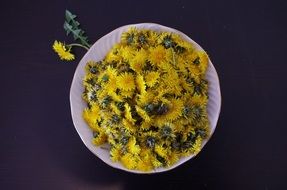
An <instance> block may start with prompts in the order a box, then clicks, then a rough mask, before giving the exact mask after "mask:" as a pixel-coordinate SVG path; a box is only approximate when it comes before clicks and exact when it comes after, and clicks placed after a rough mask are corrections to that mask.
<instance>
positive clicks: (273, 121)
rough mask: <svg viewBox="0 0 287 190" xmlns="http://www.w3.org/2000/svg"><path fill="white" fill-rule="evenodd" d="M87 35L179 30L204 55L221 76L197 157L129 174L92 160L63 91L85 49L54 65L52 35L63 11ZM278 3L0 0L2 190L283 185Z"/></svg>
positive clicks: (282, 51)
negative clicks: (211, 128)
mask: <svg viewBox="0 0 287 190" xmlns="http://www.w3.org/2000/svg"><path fill="white" fill-rule="evenodd" d="M65 9H69V10H70V11H72V12H73V13H75V14H77V15H78V16H79V17H78V20H79V21H80V23H81V24H82V28H83V29H84V30H86V31H87V35H88V36H89V38H90V41H91V42H95V41H96V40H97V39H99V38H100V37H101V36H103V35H104V34H106V33H108V32H110V31H112V30H113V29H115V28H117V27H119V26H122V25H126V24H131V23H141V22H155V23H159V24H162V25H166V26H169V27H173V28H176V29H178V30H180V31H182V32H184V33H185V34H187V35H189V36H190V37H191V38H192V39H194V40H195V41H196V42H198V43H199V44H200V45H201V46H202V47H203V48H204V49H205V50H206V51H207V52H208V53H209V55H210V57H211V60H212V61H213V64H214V66H215V67H216V69H217V71H218V75H219V78H220V82H221V92H222V100H223V102H222V110H221V114H220V118H219V122H218V126H217V129H216V132H215V133H214V135H213V137H212V138H211V140H210V141H209V143H208V144H207V146H206V147H205V148H204V150H203V151H202V152H201V153H200V154H199V155H198V156H197V157H196V158H194V159H193V160H191V161H189V162H187V163H185V164H183V165H182V166H180V167H178V168H176V169H174V170H172V171H169V172H166V173H162V174H156V175H136V174H130V173H126V172H124V171H120V170H116V169H113V168H111V167H109V166H108V165H106V164H104V163H103V162H102V161H100V160H99V159H98V158H97V157H96V156H94V155H93V154H92V153H91V152H90V151H89V150H88V149H87V148H86V147H85V146H84V144H83V143H82V142H81V140H80V138H79V136H78V134H77V132H76V130H75V129H74V126H73V124H72V119H71V115H70V105H69V89H70V84H71V81H72V77H73V74H74V71H75V68H76V66H77V63H78V62H79V60H80V58H81V57H82V56H83V55H84V53H85V51H84V50H76V52H75V53H76V55H77V59H76V60H75V61H73V62H62V61H60V60H59V59H58V57H57V55H56V54H55V53H54V52H53V51H52V49H51V45H52V43H53V41H54V40H55V39H58V40H61V41H66V42H72V41H73V40H72V38H71V37H67V36H66V35H65V32H64V30H63V28H62V26H63V22H64V11H65ZM286 10H287V3H286V1H283V0H282V1H272V0H270V1H267V0H256V1H246V2H244V1H235V0H229V1H222V0H221V1H214V0H210V1H207V0H204V1H201V0H197V1H188V0H176V1H156V0H154V1H135V0H134V1H113V2H112V1H110V0H102V1H76V0H62V1H59V0H58V1H52V0H49V1H36V0H35V1H29V0H25V1H24V0H22V1H21V0H14V1H13V0H10V1H3V0H1V2H0V18H1V21H0V26H1V27H0V38H1V40H0V56H1V57H0V58H1V59H0V71H1V74H0V81H1V91H0V119H1V120H0V122H1V124H0V130H1V131H0V151H1V152H0V189H3V190H5V189H12V190H13V189H39V190H40V189H53V190H58V189H61V190H62V189H72V190H73V189H87V190H90V189H103V190H105V189H113V190H114V189H115V190H121V189H145V190H150V189H262V190H271V189H286V188H287V182H286V179H287V141H286V134H287V125H286V113H287V112H286V105H287V101H286V97H287V85H286V82H287V77H286V69H287V63H286V58H285V55H286V43H287V37H286V34H287V26H286V24H287V22H286V21H287V14H286Z"/></svg>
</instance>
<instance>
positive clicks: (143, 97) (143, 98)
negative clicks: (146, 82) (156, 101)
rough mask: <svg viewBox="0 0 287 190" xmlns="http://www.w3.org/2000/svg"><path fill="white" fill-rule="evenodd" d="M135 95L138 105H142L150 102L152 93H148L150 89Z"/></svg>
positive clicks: (152, 96)
mask: <svg viewBox="0 0 287 190" xmlns="http://www.w3.org/2000/svg"><path fill="white" fill-rule="evenodd" d="M137 97H138V99H137V104H138V105H139V106H144V105H146V104H147V103H149V102H152V100H153V98H154V95H153V93H150V91H149V90H148V91H147V92H145V93H142V94H140V95H138V96H137Z"/></svg>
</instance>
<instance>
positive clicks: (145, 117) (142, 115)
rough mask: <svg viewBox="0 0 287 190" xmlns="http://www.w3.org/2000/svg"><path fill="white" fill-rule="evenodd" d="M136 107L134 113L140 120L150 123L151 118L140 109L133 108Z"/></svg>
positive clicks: (137, 107)
mask: <svg viewBox="0 0 287 190" xmlns="http://www.w3.org/2000/svg"><path fill="white" fill-rule="evenodd" d="M135 107H136V111H137V113H138V114H139V115H140V116H141V118H143V119H144V121H145V122H148V123H149V122H151V118H150V117H149V115H148V114H147V113H146V111H144V110H143V109H142V108H140V107H139V106H135Z"/></svg>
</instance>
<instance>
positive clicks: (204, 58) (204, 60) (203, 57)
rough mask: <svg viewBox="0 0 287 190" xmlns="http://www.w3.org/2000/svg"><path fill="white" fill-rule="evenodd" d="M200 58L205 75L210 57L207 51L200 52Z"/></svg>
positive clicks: (201, 69)
mask: <svg viewBox="0 0 287 190" xmlns="http://www.w3.org/2000/svg"><path fill="white" fill-rule="evenodd" d="M198 57H199V61H200V63H199V68H200V71H201V73H202V74H205V72H206V70H207V67H208V55H207V54H206V53H205V51H200V52H198Z"/></svg>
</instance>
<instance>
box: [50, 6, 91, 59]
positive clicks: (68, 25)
mask: <svg viewBox="0 0 287 190" xmlns="http://www.w3.org/2000/svg"><path fill="white" fill-rule="evenodd" d="M76 17H77V16H76V15H75V14H72V13H71V12H70V11H68V10H66V13H65V22H64V29H65V31H66V34H67V36H68V35H70V34H72V35H73V38H74V40H75V41H79V42H80V43H70V44H66V43H63V42H60V41H57V40H55V41H54V44H53V50H54V51H55V52H56V53H57V54H58V56H59V57H60V59H61V60H65V61H72V60H74V59H75V55H74V54H72V48H73V47H81V48H84V49H86V50H89V48H90V47H91V45H90V44H89V43H88V37H87V36H85V35H84V34H85V32H84V31H83V30H82V29H81V28H80V27H79V26H80V23H79V22H78V21H76V20H75V18H76Z"/></svg>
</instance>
